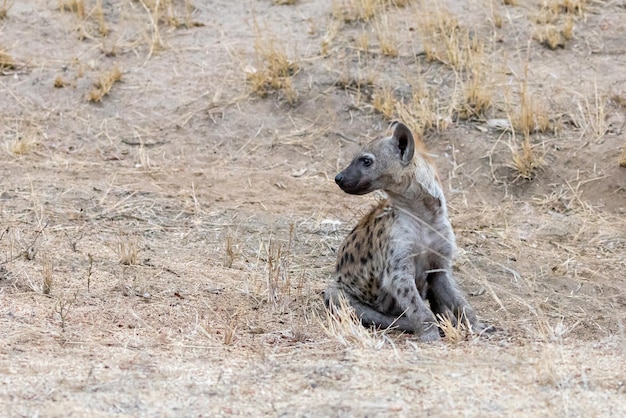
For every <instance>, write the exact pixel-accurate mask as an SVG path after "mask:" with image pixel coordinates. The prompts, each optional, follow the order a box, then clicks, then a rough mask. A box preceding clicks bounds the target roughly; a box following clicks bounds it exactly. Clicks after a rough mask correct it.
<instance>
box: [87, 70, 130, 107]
mask: <svg viewBox="0 0 626 418" xmlns="http://www.w3.org/2000/svg"><path fill="white" fill-rule="evenodd" d="M121 79H122V71H121V70H120V69H119V68H118V67H114V68H113V69H111V70H109V71H107V72H105V73H103V74H101V75H100V77H98V80H96V82H95V83H94V88H93V89H92V90H91V91H90V92H89V96H88V97H87V100H89V101H90V102H95V103H98V102H101V101H102V99H103V98H104V96H106V95H108V94H109V93H110V92H111V89H112V88H113V85H114V84H115V83H117V82H118V81H120V80H121Z"/></svg>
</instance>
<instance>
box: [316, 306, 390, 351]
mask: <svg viewBox="0 0 626 418" xmlns="http://www.w3.org/2000/svg"><path fill="white" fill-rule="evenodd" d="M319 324H320V326H321V327H322V329H323V330H324V333H325V334H326V335H327V336H328V337H329V338H332V339H334V340H336V341H337V342H338V343H339V344H341V345H342V346H344V347H357V348H362V349H368V350H380V349H381V348H383V347H384V346H385V345H387V344H390V345H391V346H392V347H393V346H394V342H393V340H392V339H391V338H390V336H389V335H388V334H389V330H380V331H378V330H370V329H368V328H366V327H364V326H363V325H361V320H360V319H359V318H358V317H357V315H356V313H355V311H354V309H352V307H351V306H350V305H349V304H348V302H347V301H346V299H345V298H344V297H340V298H339V306H333V307H332V312H331V310H326V311H325V313H324V314H323V317H322V318H321V319H320V320H319Z"/></svg>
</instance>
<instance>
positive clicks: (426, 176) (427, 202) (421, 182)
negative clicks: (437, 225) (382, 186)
mask: <svg viewBox="0 0 626 418" xmlns="http://www.w3.org/2000/svg"><path fill="white" fill-rule="evenodd" d="M399 186H400V187H397V188H396V187H394V190H385V192H386V193H387V195H388V196H389V203H390V204H391V205H392V206H395V207H397V208H399V209H402V210H404V211H408V212H409V213H412V214H414V215H416V216H419V217H420V218H422V219H424V220H426V219H435V218H438V217H441V216H443V217H446V216H447V210H446V199H445V197H444V195H443V191H442V190H441V185H440V183H439V180H438V179H437V175H436V173H435V171H434V170H433V168H432V167H431V166H430V165H424V166H418V167H415V170H414V171H413V170H411V172H409V173H407V174H406V176H405V177H404V178H403V179H402V181H401V182H400V183H399Z"/></svg>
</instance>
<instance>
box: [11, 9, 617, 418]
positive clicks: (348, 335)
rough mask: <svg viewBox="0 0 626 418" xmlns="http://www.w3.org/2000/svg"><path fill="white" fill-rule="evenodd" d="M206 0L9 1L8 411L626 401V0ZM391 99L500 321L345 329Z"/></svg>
mask: <svg viewBox="0 0 626 418" xmlns="http://www.w3.org/2000/svg"><path fill="white" fill-rule="evenodd" d="M200 3H201V2H199V1H196V2H193V3H192V2H190V1H187V2H185V1H162V2H159V3H157V2H155V1H144V2H142V1H135V0H124V1H119V2H112V1H95V0H93V1H92V0H90V1H84V2H83V1H73V0H67V1H66V0H59V1H58V2H44V1H41V0H28V1H15V2H10V1H9V2H8V3H7V2H4V7H5V8H6V7H7V6H10V7H8V8H7V12H6V16H3V15H2V13H0V16H2V18H1V20H0V51H1V52H2V54H3V55H0V74H1V75H0V227H1V228H0V332H1V335H2V338H0V405H1V406H0V415H4V416H222V415H247V416H303V417H304V416H342V417H343V416H359V417H360V416H363V417H365V416H368V417H370V416H426V415H428V416H461V415H467V416H506V415H515V416H624V415H626V394H625V391H626V389H625V387H624V379H625V377H624V376H626V337H625V331H624V323H625V322H626V277H625V276H624V271H626V251H625V248H626V219H625V216H626V168H624V167H620V164H619V161H620V158H625V159H626V154H624V147H625V146H626V133H625V132H626V76H625V75H624V71H623V69H624V68H626V42H625V41H624V40H625V39H626V7H625V4H624V3H623V1H605V2H585V1H546V2H541V1H528V2H521V1H520V2H508V1H507V2H505V3H519V4H513V5H504V4H502V2H499V1H493V2H492V1H487V0H484V1H483V0H471V1H470V0H466V1H462V2H454V1H448V2H440V3H435V2H419V1H413V2H411V1H408V2H406V1H403V2H400V1H397V2H382V1H379V2H374V1H370V2H368V1H357V0H354V1H339V0H337V1H334V2H329V1H305V0H300V1H296V2H294V3H295V4H280V3H291V2H272V1H269V0H260V1H250V2H230V1H219V0H217V1H211V2H203V3H206V4H200ZM374 3H375V4H377V8H376V9H375V10H374V13H373V15H372V16H371V18H370V16H368V15H367V14H366V13H365V12H366V11H367V5H369V4H374ZM404 3H408V4H407V5H405V4H404ZM2 4H3V3H2V1H0V6H2ZM81 5H82V8H81V7H80V6H81ZM542 5H543V6H542ZM1 10H2V9H0V11H1ZM454 19H456V21H454ZM433 22H435V23H434V24H433ZM446 22H448V23H446ZM450 22H453V23H450ZM570 29H571V33H569V31H570ZM551 30H552V31H553V32H554V33H555V34H556V35H554V36H556V43H557V44H556V45H554V49H552V48H551V47H550V46H549V45H548V44H549V41H548V40H546V39H545V36H544V38H542V37H541V36H542V34H547V33H551V32H550V31H551ZM446 31H447V32H446ZM442 33H443V34H444V35H445V36H444V35H442ZM446 36H447V37H446ZM455 39H456V40H455ZM455 42H456V43H455ZM394 48H395V52H394ZM433 48H434V49H433ZM451 52H453V53H451ZM456 53H458V54H459V55H458V56H459V57H460V58H459V62H457V61H455V56H456V55H455V54H456ZM283 55H284V56H286V57H287V60H282V61H280V59H278V58H277V57H279V58H280V57H281V56H283ZM273 62H274V64H272V63H273ZM277 62H278V64H276V63H277ZM281 62H282V65H283V68H284V69H285V68H286V71H285V72H283V73H280V72H279V71H278V70H277V69H276V68H277V67H280V65H279V64H280V63H281ZM115 69H117V70H119V74H118V76H114V70H115ZM107 77H108V78H109V79H117V78H119V80H113V81H115V82H114V83H113V84H112V87H111V89H110V91H109V92H108V94H107V95H104V96H102V97H97V96H99V93H98V91H96V92H95V93H94V88H96V87H95V86H98V87H99V88H104V87H106V78H107ZM103 78H104V79H103ZM98 80H102V81H100V82H98ZM259 80H261V81H260V83H261V84H260V85H259ZM473 81H477V82H478V84H477V85H478V87H476V88H475V90H474V91H478V92H479V93H480V94H481V95H482V97H486V98H487V105H486V106H484V107H483V108H480V109H478V107H479V106H478V104H477V103H478V101H477V100H475V98H474V99H471V97H474V96H471V95H470V94H469V93H468V92H469V91H471V86H472V85H473V84H472V82H473ZM98 83H99V84H98ZM255 83H256V84H255ZM103 86H104V87H103ZM94 94H95V95H96V97H97V99H98V100H99V101H95V102H94V101H90V100H89V99H90V98H94ZM385 98H387V101H388V102H390V103H391V108H390V110H389V112H388V114H386V113H385V111H384V109H385V107H384V104H385V100H384V99H385ZM381 100H382V101H381ZM381 103H382V104H381ZM524 109H526V110H524ZM524 112H526V113H524ZM525 114H526V115H530V122H529V123H528V124H527V125H526V126H527V127H528V129H527V130H526V131H524V129H523V126H521V125H520V126H521V127H518V124H520V121H522V120H524V118H523V116H524V115H525ZM394 118H401V119H402V120H403V121H405V122H406V123H408V124H409V125H410V126H412V127H413V128H414V129H415V130H416V134H418V135H419V136H421V137H423V141H424V143H425V144H426V146H427V147H428V149H429V150H430V151H431V152H432V154H433V158H434V160H435V162H436V164H437V166H438V168H439V172H440V175H441V179H442V183H443V184H444V189H445V193H446V195H447V198H448V205H449V211H450V216H451V220H452V223H453V226H454V229H455V232H456V234H457V243H458V247H459V253H458V255H457V258H456V261H455V273H456V275H457V280H458V282H459V285H460V287H461V288H462V289H463V291H464V292H465V293H466V294H468V298H469V301H470V303H471V304H472V305H473V306H474V308H475V309H476V311H477V313H478V314H479V316H480V317H481V318H482V319H484V320H485V321H487V322H489V323H492V324H494V325H495V326H496V327H497V328H498V331H497V332H496V333H494V334H493V335H491V336H488V337H478V336H474V335H465V334H462V335H461V338H460V340H455V339H454V338H445V339H443V340H442V341H440V342H436V343H433V344H422V343H419V342H417V341H415V339H413V338H412V337H411V336H408V335H401V334H398V333H397V332H394V331H387V332H380V331H376V332H375V331H372V330H366V329H361V328H359V327H349V326H345V327H339V328H338V329H335V330H334V331H332V330H331V331H329V327H331V325H333V324H334V325H337V324H336V323H333V322H332V320H331V319H329V318H328V317H327V316H326V314H325V312H324V310H323V309H322V303H321V298H320V293H321V291H322V290H323V289H324V287H325V286H326V284H327V283H328V282H329V281H330V280H331V277H332V271H333V268H334V261H335V253H336V250H337V248H338V246H339V245H340V244H341V241H342V239H343V237H345V235H346V234H347V232H348V231H349V230H350V229H351V228H352V227H353V225H354V224H355V223H356V222H357V219H358V218H359V217H360V216H362V215H363V214H365V213H366V212H367V210H368V208H369V207H371V206H372V205H373V204H374V202H375V200H376V199H377V198H379V197H378V196H366V197H355V196H348V195H345V194H343V193H342V192H341V191H340V190H339V189H338V188H337V187H336V186H335V185H334V182H333V177H334V175H335V174H336V173H337V172H338V171H339V170H341V169H342V168H343V167H344V166H345V165H346V164H347V163H348V161H349V160H350V157H351V155H352V153H353V152H354V151H355V150H357V149H358V148H359V146H360V144H363V143H365V142H367V141H368V140H371V139H373V138H375V137H377V136H378V135H381V134H383V133H384V131H385V130H386V128H387V126H388V123H389V119H394ZM542 121H545V126H544V125H543V124H542V123H543V122H542ZM511 125H513V126H514V127H516V128H518V129H515V130H514V129H511V128H510V126H511ZM542 126H543V128H542ZM524 143H526V146H528V147H529V148H528V149H527V150H526V153H524V146H525V145H524ZM524 164H525V165H524ZM624 164H625V165H626V162H625V163H624ZM524 167H526V168H528V170H527V171H524ZM344 325H345V324H344Z"/></svg>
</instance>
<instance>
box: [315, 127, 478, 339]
mask: <svg viewBox="0 0 626 418" xmlns="http://www.w3.org/2000/svg"><path fill="white" fill-rule="evenodd" d="M391 129H392V130H393V133H392V134H391V136H389V137H384V138H380V139H377V140H374V141H373V142H371V143H369V144H368V145H367V146H365V148H364V149H363V150H362V151H361V152H359V153H358V154H356V156H355V157H354V158H353V159H352V162H351V163H350V165H349V166H348V167H347V168H346V169H345V170H343V171H342V172H341V173H339V174H337V177H335V182H336V183H337V184H338V185H339V187H341V189H342V190H343V191H344V192H346V193H350V194H356V195H362V194H366V193H370V192H372V191H374V190H383V191H384V192H386V194H387V195H388V199H387V200H385V201H383V202H381V203H380V204H379V205H378V206H377V207H375V208H374V209H373V210H372V211H371V212H370V213H369V214H368V215H367V216H365V217H364V218H363V219H361V221H360V222H359V223H358V225H357V226H356V227H355V228H354V229H353V230H352V232H350V234H349V235H348V236H347V237H346V239H345V240H344V242H343V244H342V245H341V248H340V249H339V252H338V254H337V267H336V273H335V280H334V281H333V282H332V283H331V284H330V286H329V287H328V288H327V289H326V290H325V292H324V299H325V302H326V306H327V307H329V308H333V307H336V306H338V304H339V298H340V297H341V296H343V297H345V299H346V301H347V302H348V303H349V305H350V306H352V307H353V308H354V309H355V311H356V314H357V315H358V316H359V317H360V318H361V321H362V322H363V324H365V325H374V326H379V327H385V328H386V327H390V326H391V327H397V328H399V329H401V330H405V331H409V332H414V333H415V334H416V335H418V336H419V337H420V338H421V339H422V340H423V341H432V340H435V339H438V338H439V330H438V327H437V326H436V315H442V316H447V317H448V318H450V320H451V321H453V323H454V322H455V321H456V320H457V318H464V320H466V321H467V322H469V324H471V326H472V329H473V330H474V331H481V330H483V329H485V328H486V327H485V325H483V324H482V323H480V322H478V320H477V318H476V315H475V314H474V310H473V309H472V308H471V307H470V305H469V304H468V303H467V301H466V300H465V298H464V297H463V295H462V294H461V293H460V292H459V290H458V289H457V287H456V284H455V282H454V278H453V277H452V256H453V253H454V251H455V243H454V234H453V232H452V226H451V225H450V221H449V220H448V215H447V210H446V201H445V198H444V196H443V191H442V188H441V184H440V183H439V180H438V178H437V174H436V173H435V170H434V168H433V166H432V165H431V163H430V162H429V159H428V156H427V155H426V153H425V151H424V150H423V149H422V148H421V143H417V144H416V142H415V140H414V139H413V134H412V133H411V131H410V130H409V128H407V127H406V126H405V125H404V124H402V123H395V124H393V125H392V126H391Z"/></svg>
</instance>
